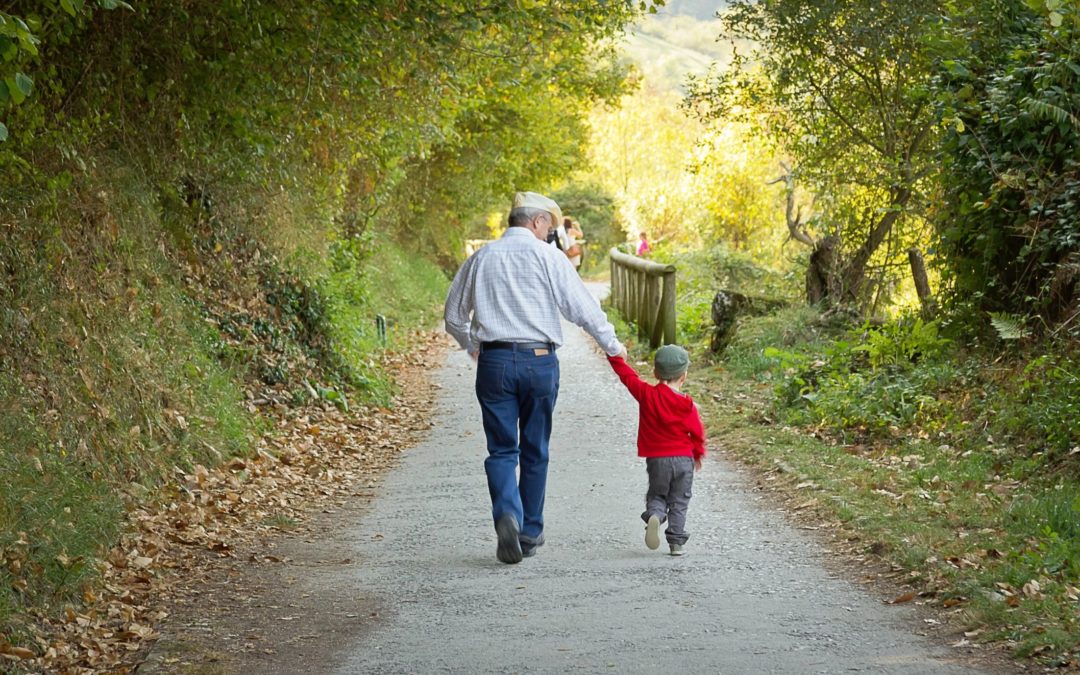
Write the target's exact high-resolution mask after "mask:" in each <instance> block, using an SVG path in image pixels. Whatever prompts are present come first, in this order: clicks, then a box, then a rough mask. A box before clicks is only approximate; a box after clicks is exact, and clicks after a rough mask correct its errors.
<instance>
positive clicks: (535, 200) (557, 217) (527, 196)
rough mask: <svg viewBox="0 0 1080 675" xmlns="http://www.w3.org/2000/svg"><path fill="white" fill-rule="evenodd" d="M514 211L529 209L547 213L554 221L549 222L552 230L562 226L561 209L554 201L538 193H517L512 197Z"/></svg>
mask: <svg viewBox="0 0 1080 675" xmlns="http://www.w3.org/2000/svg"><path fill="white" fill-rule="evenodd" d="M511 208H514V209H520V208H530V209H540V210H541V211H547V212H548V213H550V214H551V217H552V218H553V219H554V220H552V221H551V226H552V228H554V227H556V226H557V225H561V224H562V209H560V208H559V205H558V204H556V203H555V200H553V199H550V198H548V197H545V196H544V195H542V194H540V193H538V192H518V193H517V194H515V195H514V205H513V206H512V207H511Z"/></svg>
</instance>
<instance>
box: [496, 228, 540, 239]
mask: <svg viewBox="0 0 1080 675" xmlns="http://www.w3.org/2000/svg"><path fill="white" fill-rule="evenodd" d="M502 236H504V237H521V236H527V237H532V238H533V239H536V235H535V234H533V233H532V232H531V231H530V230H529V228H527V227H508V228H506V232H503V235H502ZM536 240H537V241H540V240H539V239H536Z"/></svg>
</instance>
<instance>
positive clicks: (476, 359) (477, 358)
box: [469, 350, 480, 363]
mask: <svg viewBox="0 0 1080 675" xmlns="http://www.w3.org/2000/svg"><path fill="white" fill-rule="evenodd" d="M469 356H470V357H472V360H473V363H478V362H479V361H480V352H479V350H478V351H475V352H469Z"/></svg>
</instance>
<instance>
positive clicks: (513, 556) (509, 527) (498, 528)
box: [495, 513, 521, 565]
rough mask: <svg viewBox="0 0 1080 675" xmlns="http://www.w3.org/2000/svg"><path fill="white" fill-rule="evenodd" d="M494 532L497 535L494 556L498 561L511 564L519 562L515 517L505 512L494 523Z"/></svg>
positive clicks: (519, 552)
mask: <svg viewBox="0 0 1080 675" xmlns="http://www.w3.org/2000/svg"><path fill="white" fill-rule="evenodd" d="M495 534H497V535H498V537H499V545H498V548H496V549H495V557H496V558H498V559H499V561H500V562H504V563H506V564H507V565H513V564H515V563H519V562H521V542H519V541H518V524H517V519H516V518H514V516H513V515H512V514H509V513H507V514H505V515H503V516H502V517H501V518H499V522H497V523H495Z"/></svg>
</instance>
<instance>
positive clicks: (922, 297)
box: [907, 246, 937, 318]
mask: <svg viewBox="0 0 1080 675" xmlns="http://www.w3.org/2000/svg"><path fill="white" fill-rule="evenodd" d="M907 254H908V262H909V263H910V264H911V277H912V279H914V280H915V292H916V293H918V294H919V302H921V303H922V313H923V316H924V317H926V318H930V317H932V316H933V315H934V314H936V313H937V302H935V301H934V294H933V293H932V292H931V291H930V279H929V278H927V276H926V262H925V261H924V260H923V257H922V253H921V252H920V251H919V249H917V248H915V247H914V246H912V247H911V248H909V249H908V252H907Z"/></svg>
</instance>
